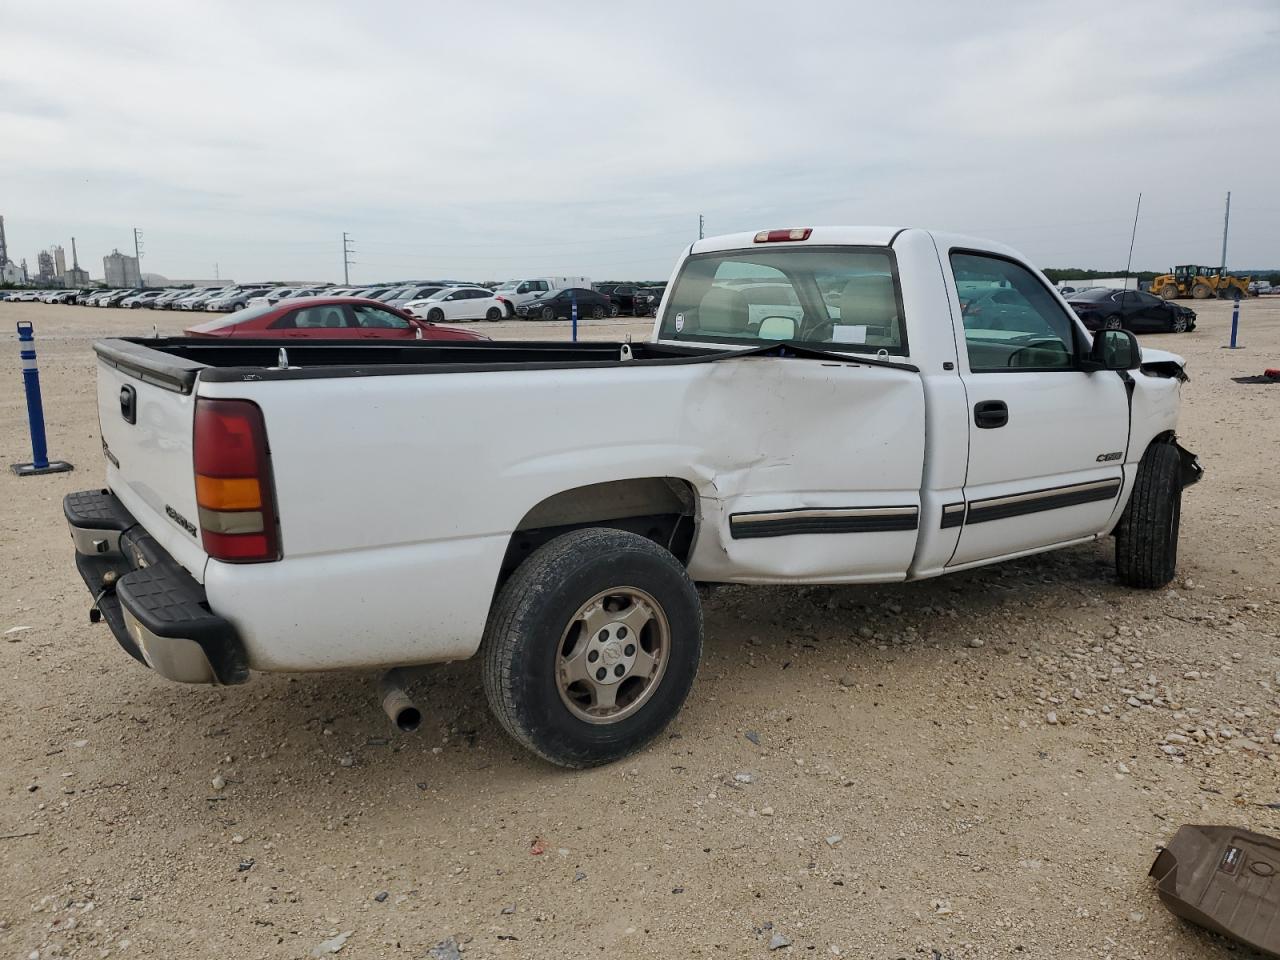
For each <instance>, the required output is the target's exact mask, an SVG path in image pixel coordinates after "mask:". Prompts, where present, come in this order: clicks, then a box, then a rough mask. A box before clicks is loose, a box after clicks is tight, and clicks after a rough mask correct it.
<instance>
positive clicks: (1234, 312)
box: [1231, 290, 1240, 350]
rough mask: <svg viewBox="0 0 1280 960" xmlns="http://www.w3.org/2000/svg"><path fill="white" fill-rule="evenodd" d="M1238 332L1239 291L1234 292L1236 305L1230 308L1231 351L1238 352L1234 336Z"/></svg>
mask: <svg viewBox="0 0 1280 960" xmlns="http://www.w3.org/2000/svg"><path fill="white" fill-rule="evenodd" d="M1239 332H1240V291H1238V290H1237V291H1236V305H1235V306H1234V307H1232V308H1231V349H1232V350H1239V349H1240V346H1239V344H1237V343H1236V336H1237V334H1238V333H1239Z"/></svg>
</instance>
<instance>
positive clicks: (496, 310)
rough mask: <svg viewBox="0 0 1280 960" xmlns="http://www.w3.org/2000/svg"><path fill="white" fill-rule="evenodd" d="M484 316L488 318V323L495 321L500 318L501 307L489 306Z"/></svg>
mask: <svg viewBox="0 0 1280 960" xmlns="http://www.w3.org/2000/svg"><path fill="white" fill-rule="evenodd" d="M484 318H485V319H486V320H488V321H489V322H490V323H497V322H498V321H499V320H501V319H502V308H501V307H490V308H489V309H488V310H486V311H485V313H484Z"/></svg>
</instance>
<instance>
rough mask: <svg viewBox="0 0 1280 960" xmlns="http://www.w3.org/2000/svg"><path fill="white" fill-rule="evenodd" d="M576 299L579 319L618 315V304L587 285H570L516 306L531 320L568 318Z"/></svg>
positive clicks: (519, 312)
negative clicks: (565, 288)
mask: <svg viewBox="0 0 1280 960" xmlns="http://www.w3.org/2000/svg"><path fill="white" fill-rule="evenodd" d="M574 301H577V304H578V319H580V320H584V319H586V318H587V317H593V318H594V319H596V320H599V319H600V318H601V317H616V316H617V315H618V305H617V304H616V303H614V302H613V301H612V300H610V299H609V297H608V296H606V295H605V294H603V293H597V292H596V291H595V290H588V289H587V288H586V287H570V288H568V289H567V290H557V291H555V292H554V293H549V294H547V295H546V296H545V297H539V298H538V299H537V300H530V301H529V302H528V303H522V304H520V306H518V307H516V313H517V314H518V315H519V316H521V317H527V318H529V319H531V320H557V319H567V318H568V317H569V316H570V315H571V314H572V311H573V304H574Z"/></svg>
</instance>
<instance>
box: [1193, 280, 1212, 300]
mask: <svg viewBox="0 0 1280 960" xmlns="http://www.w3.org/2000/svg"><path fill="white" fill-rule="evenodd" d="M1191 296H1192V297H1193V298H1195V299H1196V300H1208V299H1209V298H1210V297H1212V296H1213V290H1212V288H1210V287H1209V285H1208V284H1205V283H1197V284H1196V285H1195V286H1194V287H1192V288H1191Z"/></svg>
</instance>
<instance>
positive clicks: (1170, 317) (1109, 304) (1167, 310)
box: [1067, 288, 1196, 333]
mask: <svg viewBox="0 0 1280 960" xmlns="http://www.w3.org/2000/svg"><path fill="white" fill-rule="evenodd" d="M1067 303H1068V304H1070V305H1071V309H1072V310H1074V311H1075V312H1076V316H1078V317H1079V318H1080V319H1081V320H1083V321H1084V325H1085V326H1086V327H1088V328H1089V329H1090V330H1132V331H1134V332H1135V333H1141V332H1143V331H1166V332H1171V333H1185V332H1186V331H1188V330H1194V329H1195V328H1196V312H1195V311H1194V310H1192V309H1191V308H1190V307H1184V306H1182V305H1181V304H1179V303H1173V302H1171V301H1169V300H1162V299H1161V298H1160V297H1155V296H1152V295H1151V294H1149V293H1143V292H1142V291H1140V290H1110V289H1106V288H1095V289H1093V290H1081V291H1080V292H1079V293H1073V294H1071V296H1069V297H1068V298H1067Z"/></svg>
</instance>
